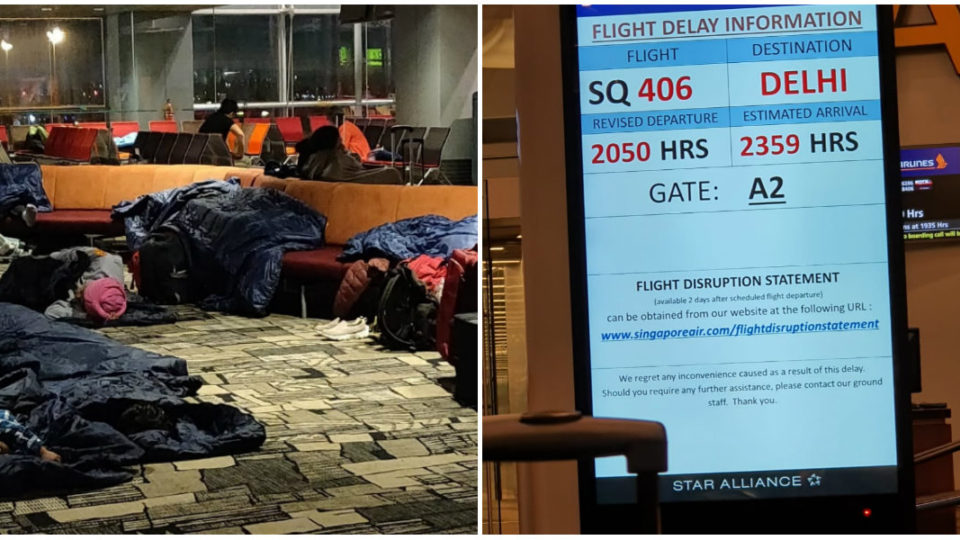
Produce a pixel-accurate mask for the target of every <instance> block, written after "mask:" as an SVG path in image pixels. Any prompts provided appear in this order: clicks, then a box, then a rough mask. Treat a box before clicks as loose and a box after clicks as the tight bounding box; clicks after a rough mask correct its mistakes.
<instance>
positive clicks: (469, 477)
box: [0, 314, 477, 534]
mask: <svg viewBox="0 0 960 540" xmlns="http://www.w3.org/2000/svg"><path fill="white" fill-rule="evenodd" d="M317 322H318V321H317V320H315V319H299V318H296V317H289V316H284V315H271V316H269V317H267V318H264V319H246V318H242V317H232V316H225V315H220V314H213V317H212V318H210V319H207V320H194V321H186V322H180V323H177V324H171V325H162V326H153V327H142V328H131V327H126V328H112V329H106V330H103V333H104V334H106V335H108V336H110V337H111V338H113V339H116V340H117V341H119V342H121V343H126V344H128V345H132V346H135V347H139V348H142V349H147V350H150V351H155V352H158V353H164V354H170V355H173V356H179V357H181V358H184V359H186V360H187V362H188V366H189V369H190V372H191V374H194V375H200V376H202V377H203V378H204V379H205V380H206V382H207V384H206V385H205V386H203V387H202V388H201V390H200V392H199V396H198V398H191V399H199V400H203V401H207V402H212V403H230V404H232V405H235V406H237V407H240V408H241V409H244V410H246V411H248V412H250V413H252V414H254V415H255V416H256V418H257V419H258V420H259V421H260V422H261V423H262V424H264V425H265V426H266V430H267V441H266V443H265V444H264V445H263V447H262V448H261V449H260V450H259V451H257V452H253V453H249V454H239V455H233V456H223V457H214V458H209V459H201V460H193V461H181V462H173V463H155V464H149V465H144V466H141V467H139V468H138V470H139V474H138V475H136V476H135V477H134V479H133V481H131V482H128V483H126V484H121V485H117V486H113V487H111V488H107V489H101V490H96V491H91V492H86V493H76V494H71V495H66V496H63V497H47V498H42V499H33V500H14V501H0V532H7V533H68V534H73V533H82V534H114V533H134V532H136V533H153V534H163V533H201V532H202V533H221V534H244V533H249V534H282V533H318V534H320V533H337V534H348V533H407V534H420V533H476V532H477V415H476V413H475V412H474V411H473V410H471V409H467V408H463V407H461V406H459V405H458V404H457V403H456V402H455V401H454V400H453V399H452V397H451V396H450V394H449V393H448V392H447V391H446V390H445V389H444V388H443V387H441V386H440V384H439V383H438V379H440V378H445V377H452V376H453V368H452V367H451V366H450V365H449V364H447V363H446V362H443V361H442V360H439V355H438V354H436V353H417V354H407V353H398V352H394V351H384V350H381V349H380V348H379V347H378V346H377V345H376V343H375V342H374V341H373V339H370V338H367V339H363V340H358V341H347V342H338V343H335V344H334V343H331V342H327V341H324V340H322V339H321V338H318V337H316V335H315V332H314V331H313V327H314V325H315V324H316V323H317Z"/></svg>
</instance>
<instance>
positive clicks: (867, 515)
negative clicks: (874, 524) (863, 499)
mask: <svg viewBox="0 0 960 540" xmlns="http://www.w3.org/2000/svg"><path fill="white" fill-rule="evenodd" d="M871 514H873V510H870V509H869V508H864V509H863V517H865V518H868V517H870V515H871Z"/></svg>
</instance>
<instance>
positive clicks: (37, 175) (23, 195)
mask: <svg viewBox="0 0 960 540" xmlns="http://www.w3.org/2000/svg"><path fill="white" fill-rule="evenodd" d="M52 209H53V208H52V206H51V205H50V200H49V199H48V198H47V195H46V193H45V192H44V190H43V178H42V174H41V172H40V167H39V166H37V164H36V163H10V164H0V221H2V220H3V219H4V218H5V217H7V216H11V217H13V218H14V219H15V220H23V222H24V223H25V224H26V225H27V227H33V226H34V225H36V223H37V213H38V212H49V211H50V210H52Z"/></svg>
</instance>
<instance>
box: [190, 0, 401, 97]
mask: <svg viewBox="0 0 960 540" xmlns="http://www.w3.org/2000/svg"><path fill="white" fill-rule="evenodd" d="M357 44H359V47H360V51H359V53H360V54H357V50H356V49H357ZM391 48H392V42H391V33H390V21H388V20H387V21H377V22H370V23H361V24H358V25H355V24H340V16H339V7H338V6H301V7H293V8H285V9H280V8H279V7H277V6H224V7H218V8H209V9H203V10H200V11H197V12H196V13H194V15H193V50H194V52H193V57H194V62H193V69H194V96H195V103H197V104H204V105H207V104H215V103H218V102H219V101H220V100H222V99H223V98H225V97H230V98H232V99H235V100H237V101H240V102H253V103H258V102H259V103H263V102H280V103H281V104H284V105H287V104H289V105H290V106H297V107H301V106H303V105H305V103H304V102H316V101H356V100H358V99H360V100H364V99H390V98H392V96H393V93H394V86H393V79H392V71H391ZM358 81H359V83H360V85H361V88H360V89H358V88H357V82H358Z"/></svg>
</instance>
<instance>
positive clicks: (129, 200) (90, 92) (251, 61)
mask: <svg viewBox="0 0 960 540" xmlns="http://www.w3.org/2000/svg"><path fill="white" fill-rule="evenodd" d="M477 16H478V8H477V6H472V5H463V6H433V5H416V6H414V5H397V6H363V5H350V6H346V5H345V6H338V5H218V6H214V5H175V6H162V5H144V6H138V5H105V6H98V5H91V4H88V5H13V6H10V5H4V6H3V8H2V10H0V52H2V53H3V58H2V65H0V73H2V76H0V212H2V215H0V470H2V476H3V481H2V482H0V532H3V533H84V534H120V533H151V534H165V533H222V534H284V533H338V534H347V533H406V534H418V533H433V534H441V533H444V534H446V533H475V532H476V531H477V519H476V518H477V503H478V501H477V483H478V478H477V477H478V471H477V467H478V465H477V454H478V450H477V445H478V435H477V412H476V409H477V386H478V385H477V374H476V371H477V370H476V360H475V359H476V357H477V353H478V338H477V336H478V328H477V324H478V323H477V320H478V318H477V312H478V309H477V302H478V290H479V287H478V275H479V270H478V262H477V261H478V257H477V245H478V232H479V230H478V228H479V227H478V188H477V184H478V182H477V170H478V169H477V148H478V144H477V143H478V141H477V140H476V137H477V136H476V134H477V116H478V111H477V102H478V100H477V94H478V87H477V85H478V81H477V73H478V66H477V63H478V62H479V54H478V50H477V39H476V33H477Z"/></svg>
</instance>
